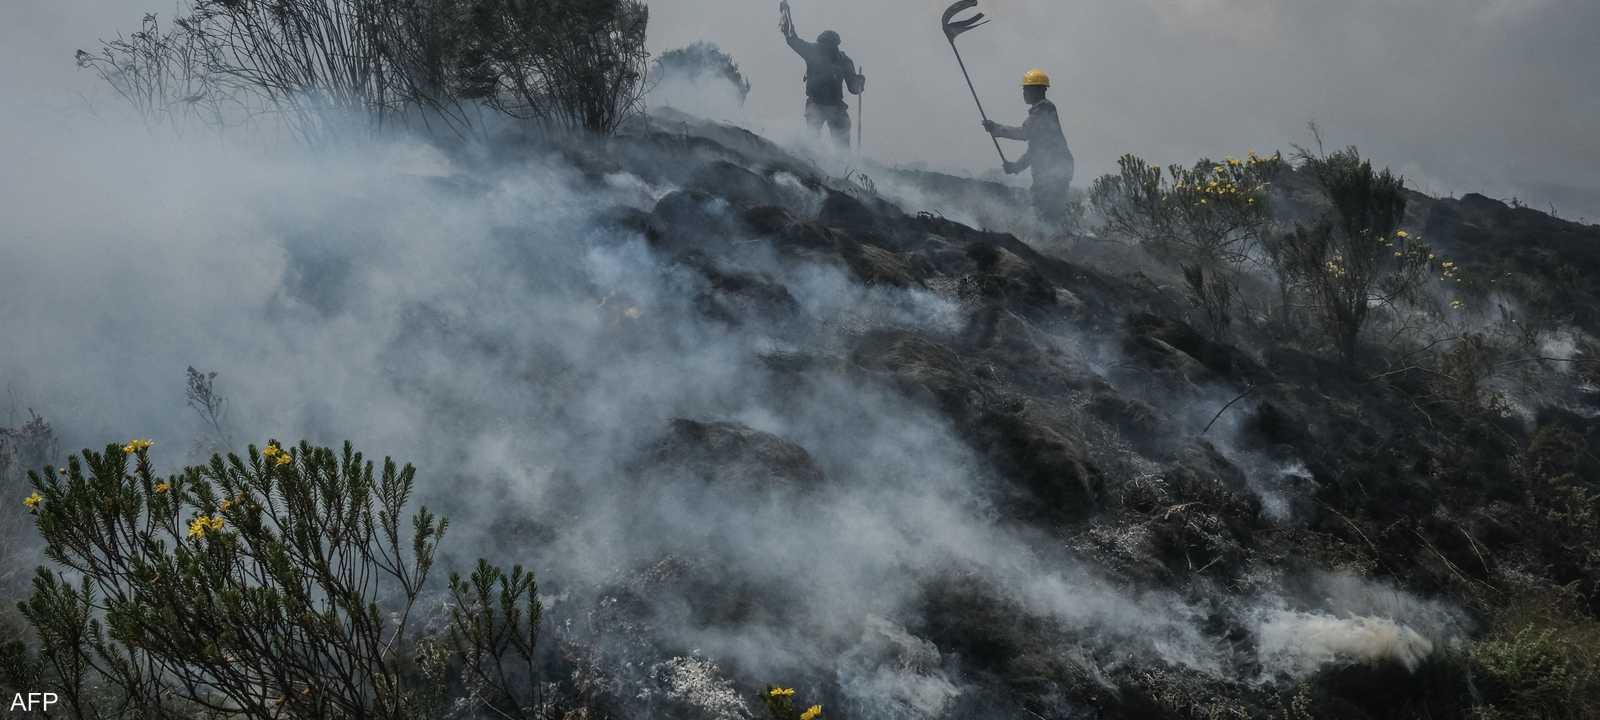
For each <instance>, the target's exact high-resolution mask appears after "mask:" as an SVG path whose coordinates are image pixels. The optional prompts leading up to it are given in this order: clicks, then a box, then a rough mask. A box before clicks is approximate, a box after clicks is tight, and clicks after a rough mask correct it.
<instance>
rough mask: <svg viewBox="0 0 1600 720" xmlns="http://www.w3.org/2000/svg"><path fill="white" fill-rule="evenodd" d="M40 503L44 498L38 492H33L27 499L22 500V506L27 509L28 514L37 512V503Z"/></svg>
mask: <svg viewBox="0 0 1600 720" xmlns="http://www.w3.org/2000/svg"><path fill="white" fill-rule="evenodd" d="M41 502H44V496H43V495H40V494H39V493H38V492H34V493H33V494H32V495H29V496H28V497H27V499H25V500H23V501H22V504H23V505H26V506H27V507H28V511H29V512H37V511H38V510H39V503H41Z"/></svg>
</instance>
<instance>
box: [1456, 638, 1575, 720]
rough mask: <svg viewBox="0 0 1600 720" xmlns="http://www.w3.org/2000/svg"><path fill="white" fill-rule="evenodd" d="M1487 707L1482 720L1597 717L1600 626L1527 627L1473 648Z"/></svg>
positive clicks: (1482, 714) (1485, 640)
mask: <svg viewBox="0 0 1600 720" xmlns="http://www.w3.org/2000/svg"><path fill="white" fill-rule="evenodd" d="M1471 655H1472V661H1473V664H1474V665H1475V666H1476V668H1477V669H1478V671H1479V672H1480V673H1481V674H1482V676H1483V679H1482V683H1481V686H1482V689H1483V691H1484V693H1485V698H1486V702H1485V703H1484V706H1483V707H1482V708H1480V709H1479V710H1478V714H1479V716H1480V717H1493V718H1507V719H1516V720H1521V719H1523V718H1527V719H1528V720H1555V719H1558V718H1590V717H1594V715H1593V712H1594V710H1595V708H1597V707H1600V665H1597V657H1600V626H1597V625H1596V624H1595V623H1593V622H1592V621H1591V622H1589V623H1586V624H1585V625H1583V626H1576V627H1564V628H1557V627H1548V626H1545V627H1541V626H1539V625H1533V624H1528V625H1523V626H1521V627H1518V628H1515V629H1512V628H1504V629H1501V630H1499V631H1498V632H1496V633H1495V634H1493V635H1491V636H1490V637H1487V638H1485V639H1483V640H1480V641H1478V642H1475V643H1473V644H1472V650H1471Z"/></svg>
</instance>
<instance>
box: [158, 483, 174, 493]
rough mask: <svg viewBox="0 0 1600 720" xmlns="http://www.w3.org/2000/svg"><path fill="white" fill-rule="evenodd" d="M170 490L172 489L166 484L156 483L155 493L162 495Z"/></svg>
mask: <svg viewBox="0 0 1600 720" xmlns="http://www.w3.org/2000/svg"><path fill="white" fill-rule="evenodd" d="M171 489H172V486H171V485H169V484H167V483H156V492H157V493H164V492H167V491H169V490H171Z"/></svg>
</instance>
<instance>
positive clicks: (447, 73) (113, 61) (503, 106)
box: [77, 0, 649, 143]
mask: <svg viewBox="0 0 1600 720" xmlns="http://www.w3.org/2000/svg"><path fill="white" fill-rule="evenodd" d="M648 23H649V11H648V9H647V8H646V7H645V5H644V4H643V3H642V2H637V1H636V0H193V5H192V6H191V7H190V8H189V10H188V11H187V14H185V15H183V16H182V17H181V18H180V19H179V20H177V21H175V22H174V26H173V27H172V28H171V29H163V28H161V27H160V26H159V25H158V24H157V22H156V19H155V17H154V16H146V18H145V25H144V27H143V28H142V29H141V30H140V31H139V32H137V33H134V34H133V35H131V36H129V37H126V38H122V37H119V38H117V39H116V40H111V41H105V42H102V43H101V49H100V52H99V53H98V54H94V53H90V52H87V51H83V50H80V51H78V56H77V57H78V62H79V64H80V65H81V66H83V67H86V68H90V69H93V70H94V71H95V72H96V73H97V74H99V75H100V76H101V77H102V78H103V79H104V80H105V81H106V82H107V83H108V84H110V85H111V86H112V88H113V89H114V90H115V91H116V92H117V93H118V95H119V96H121V97H122V98H123V99H125V100H127V101H128V102H129V103H130V104H132V105H133V107H134V108H135V109H136V110H138V111H139V112H140V113H141V114H142V115H144V117H145V118H146V119H147V121H150V122H152V123H157V122H170V121H174V120H176V119H178V118H177V117H175V116H174V114H173V113H174V108H178V109H183V110H184V111H185V112H186V113H189V114H193V115H200V116H202V117H204V118H205V119H206V121H207V122H209V123H211V124H213V125H223V124H228V123H230V122H245V121H250V120H255V119H259V118H264V117H265V118H271V119H274V120H276V121H277V122H279V123H281V125H282V126H283V127H285V128H287V129H288V130H289V131H290V132H291V133H293V134H294V135H296V136H298V137H300V138H302V139H303V140H305V141H307V142H311V143H321V142H326V141H328V140H332V139H337V138H339V137H341V136H344V135H347V134H350V133H352V132H354V133H358V134H370V133H375V132H381V131H383V130H385V129H386V128H389V127H391V126H396V125H399V126H405V127H412V126H416V125H417V124H418V123H420V124H421V126H422V127H425V128H430V129H431V128H433V127H435V125H438V126H441V127H443V128H445V129H448V130H449V131H450V132H452V133H454V134H455V135H458V136H461V135H465V134H467V133H469V132H471V131H473V130H474V128H476V127H480V125H479V119H480V116H479V115H478V113H477V109H478V108H479V107H481V106H482V105H487V106H489V107H492V108H496V109H499V110H501V111H503V112H505V113H507V114H509V115H511V116H513V117H516V118H520V119H524V120H528V121H530V122H533V123H534V124H536V125H537V126H539V127H540V128H542V129H563V130H585V131H590V132H596V133H609V132H612V131H614V130H615V129H616V128H617V127H618V126H619V125H620V124H621V123H622V122H623V121H624V120H626V119H627V118H628V117H629V116H630V115H631V114H632V113H634V112H636V111H637V110H638V109H639V107H640V106H641V103H642V98H643V94H644V74H645V68H646V66H647V64H648V61H649V54H648V53H647V52H646V51H645V48H644V41H645V30H646V27H647V25H648ZM202 111H203V112H202ZM183 119H185V120H187V119H188V115H184V116H183Z"/></svg>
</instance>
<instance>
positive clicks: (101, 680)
mask: <svg viewBox="0 0 1600 720" xmlns="http://www.w3.org/2000/svg"><path fill="white" fill-rule="evenodd" d="M150 445H151V444H150V443H149V442H148V441H143V440H136V441H133V442H130V443H128V444H126V445H124V446H121V447H118V446H115V445H112V446H108V447H107V448H106V449H105V451H104V452H101V453H95V452H91V451H87V450H86V451H84V452H83V454H82V458H81V460H80V459H79V458H77V457H73V458H70V459H69V461H68V464H67V467H66V468H64V469H60V470H52V469H50V468H46V470H45V472H44V473H43V474H38V473H33V474H31V479H32V481H33V486H34V490H35V492H34V494H33V495H32V496H30V497H29V499H28V504H29V506H30V508H31V509H32V512H33V513H34V514H35V523H36V525H37V527H38V530H39V532H40V533H41V534H42V535H43V538H44V541H45V542H46V544H47V549H46V556H47V557H48V558H49V559H50V560H52V561H54V562H55V563H56V564H58V565H60V566H62V567H64V568H65V569H66V571H69V572H70V575H69V574H68V572H63V571H57V570H50V569H46V568H40V569H39V570H38V572H37V574H36V576H35V578H34V581H33V593H32V596H31V597H29V598H28V600H27V601H25V602H23V603H21V609H22V611H23V614H24V615H25V616H26V618H27V620H28V622H29V623H30V624H31V625H32V626H33V628H34V629H35V631H36V632H37V634H38V637H39V641H40V659H41V662H42V664H43V667H44V668H45V669H46V671H47V672H46V673H45V674H46V676H47V677H48V678H49V680H50V682H52V683H53V684H54V685H55V686H56V688H55V689H57V690H59V691H60V693H61V695H62V700H63V702H64V703H66V704H67V705H68V707H69V708H70V709H71V711H72V714H73V715H74V716H76V717H110V716H128V715H137V716H147V717H172V716H174V715H181V714H183V713H185V712H195V711H199V712H203V713H204V714H206V715H210V716H218V715H223V716H229V717H251V718H279V717H371V718H410V717H436V716H438V714H439V713H440V712H442V708H444V707H445V706H446V705H448V703H447V702H446V700H448V699H449V698H446V697H445V694H446V692H447V691H451V690H452V689H454V690H455V691H457V692H459V691H460V688H461V687H468V688H469V692H468V694H467V696H466V697H465V698H462V699H461V700H462V701H464V702H466V703H470V705H471V706H479V707H485V708H493V709H494V710H497V711H500V712H497V713H496V714H497V715H498V714H503V715H506V716H512V717H523V716H531V715H525V714H523V713H525V712H526V711H527V708H526V706H525V704H523V703H518V702H507V701H506V700H505V697H504V693H499V694H481V693H472V692H470V689H471V687H474V686H473V685H472V682H471V680H472V678H471V677H465V678H462V679H461V680H460V681H456V679H455V678H454V677H453V673H454V672H455V671H456V670H458V669H459V670H463V671H464V672H465V673H466V674H468V675H481V674H483V669H484V668H485V667H488V666H490V665H493V666H494V667H495V668H496V669H497V670H499V669H501V668H505V667H506V666H507V662H506V657H505V656H507V655H508V654H509V655H511V656H514V657H515V658H516V659H518V660H519V661H522V662H523V663H524V667H525V668H526V669H525V673H531V671H532V666H531V657H532V651H533V638H534V637H535V635H536V633H537V625H538V623H539V608H538V602H537V599H536V586H535V584H534V580H533V575H532V574H531V573H528V572H525V571H523V570H522V569H521V568H520V567H519V568H516V569H514V570H512V571H511V572H510V573H505V572H503V571H501V570H499V569H498V568H494V567H492V566H490V565H489V564H488V563H486V562H482V561H480V562H479V565H478V568H477V570H476V571H475V572H474V573H473V574H472V576H471V581H470V582H464V581H462V580H461V579H460V578H459V577H452V579H451V583H450V588H451V590H452V592H453V593H454V595H455V599H456V602H457V606H456V607H455V608H454V610H453V611H452V612H451V613H450V616H449V618H448V630H447V632H448V634H449V636H450V638H452V639H453V642H445V641H441V639H440V638H439V637H438V636H423V634H422V633H421V632H419V631H417V630H415V629H414V628H413V626H414V625H416V624H417V621H416V619H415V618H416V615H417V614H418V612H416V610H417V603H418V598H419V597H420V596H421V595H422V594H423V593H424V591H425V588H426V587H427V584H428V578H429V574H430V571H431V569H432V567H433V562H434V557H435V553H436V551H437V548H438V543H439V541H440V539H441V538H443V536H444V534H445V531H446V529H447V527H448V523H447V521H445V520H444V519H442V518H438V517H436V516H435V515H434V514H433V513H431V512H430V511H429V510H428V509H427V508H426V507H423V508H420V509H418V510H417V511H416V512H415V513H413V514H411V515H410V517H409V519H408V518H407V517H406V516H405V515H404V513H405V512H406V506H407V505H408V504H409V501H410V499H411V496H412V492H413V490H414V487H415V470H414V468H412V467H411V466H409V465H407V466H405V467H399V466H397V465H396V464H395V463H394V462H393V461H392V460H389V459H385V460H384V462H383V466H382V469H381V471H375V470H374V466H373V463H371V462H370V461H366V460H365V459H364V458H363V456H362V455H361V454H360V453H357V452H355V451H354V450H353V449H352V448H351V447H350V445H349V444H348V443H347V444H346V445H345V447H344V450H343V452H342V453H335V452H334V451H333V450H331V449H327V448H314V447H312V446H310V445H307V444H301V445H300V446H299V447H298V448H294V449H288V450H286V449H283V448H281V447H279V446H278V445H277V444H276V443H268V444H267V446H266V447H264V448H262V449H261V450H259V451H258V450H257V449H256V448H255V447H251V448H250V449H249V452H248V454H247V456H246V457H244V458H241V457H239V456H237V455H230V456H229V457H228V458H227V459H226V460H224V459H223V458H222V457H220V456H213V457H212V459H211V462H210V464H209V465H206V466H202V467H191V468H188V469H185V470H184V471H183V472H181V473H179V474H176V475H172V476H169V477H167V478H165V479H161V478H158V477H156V475H155V474H154V472H153V471H152V469H151V461H150ZM7 657H8V658H10V654H9V651H8V655H7ZM7 664H8V665H21V663H13V662H11V661H10V660H9V659H8V661H7ZM509 675H510V673H509V671H506V672H502V673H501V674H500V677H501V678H502V679H504V678H506V677H508V676H509ZM517 677H521V676H517ZM525 684H531V683H527V682H525Z"/></svg>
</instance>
